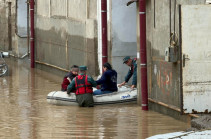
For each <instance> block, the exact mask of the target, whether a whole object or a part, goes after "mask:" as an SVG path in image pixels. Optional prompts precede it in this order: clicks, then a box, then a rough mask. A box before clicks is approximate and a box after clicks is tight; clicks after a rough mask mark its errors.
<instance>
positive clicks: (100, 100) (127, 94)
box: [47, 86, 137, 105]
mask: <svg viewBox="0 0 211 139" xmlns="http://www.w3.org/2000/svg"><path fill="white" fill-rule="evenodd" d="M93 90H96V88H94V89H93ZM93 98H94V104H95V105H104V104H116V103H131V102H134V103H135V102H136V101H137V89H134V90H132V89H130V88H129V87H125V86H123V87H120V88H118V92H113V93H109V94H103V95H95V96H93ZM47 102H48V103H49V104H54V105H78V103H77V102H76V96H75V93H70V95H68V94H67V92H63V91H52V92H50V93H49V94H48V95H47Z"/></svg>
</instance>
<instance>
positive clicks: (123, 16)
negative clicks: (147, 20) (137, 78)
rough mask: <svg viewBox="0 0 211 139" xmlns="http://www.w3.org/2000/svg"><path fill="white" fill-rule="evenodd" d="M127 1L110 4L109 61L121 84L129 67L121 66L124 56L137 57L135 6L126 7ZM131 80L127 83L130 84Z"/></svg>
mask: <svg viewBox="0 0 211 139" xmlns="http://www.w3.org/2000/svg"><path fill="white" fill-rule="evenodd" d="M127 2H128V0H113V1H112V2H111V20H110V22H111V36H110V38H111V47H110V51H111V61H112V65H113V68H114V69H115V70H116V71H117V72H118V83H120V82H123V81H124V78H125V75H126V74H127V72H128V70H129V67H128V66H126V65H123V64H122V63H123V62H122V60H123V58H124V57H125V56H131V57H132V58H134V57H136V56H137V41H136V37H137V36H136V4H135V3H133V4H131V5H130V6H126V4H127ZM131 81H132V79H131V80H130V82H129V83H131Z"/></svg>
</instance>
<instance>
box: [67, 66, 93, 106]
mask: <svg viewBox="0 0 211 139" xmlns="http://www.w3.org/2000/svg"><path fill="white" fill-rule="evenodd" d="M86 71H87V67H86V66H80V67H79V75H78V76H76V77H75V78H74V79H73V80H72V82H71V83H70V84H69V85H68V87H67V94H70V93H71V92H72V91H73V90H74V89H76V101H77V102H78V103H79V106H80V107H93V106H94V100H93V89H92V87H96V86H97V83H96V82H95V81H94V79H93V78H92V77H90V76H88V75H86Z"/></svg>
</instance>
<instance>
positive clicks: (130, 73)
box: [125, 58, 137, 85]
mask: <svg viewBox="0 0 211 139" xmlns="http://www.w3.org/2000/svg"><path fill="white" fill-rule="evenodd" d="M136 60H137V59H136V58H134V59H133V61H132V65H131V66H130V69H129V71H128V73H127V75H126V76H125V82H128V81H129V80H130V78H131V77H132V76H133V80H132V85H137V64H136Z"/></svg>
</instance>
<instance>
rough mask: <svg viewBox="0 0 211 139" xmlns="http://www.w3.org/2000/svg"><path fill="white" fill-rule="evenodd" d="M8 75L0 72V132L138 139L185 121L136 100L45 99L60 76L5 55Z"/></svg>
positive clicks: (57, 86)
mask: <svg viewBox="0 0 211 139" xmlns="http://www.w3.org/2000/svg"><path fill="white" fill-rule="evenodd" d="M7 63H8V64H9V75H7V76H4V77H0V138H11V139H16V138H20V139H27V138H30V139H31V138H43V139H46V138H56V139H57V138H82V139H84V138H100V139H103V138H117V139H123V138H124V139H142V138H143V139H144V138H146V137H149V136H152V135H156V134H163V133H169V132H176V131H182V130H185V129H187V128H189V127H190V125H188V124H187V123H184V122H181V121H178V120H175V119H173V118H171V117H168V116H166V115H162V114H159V113H157V112H153V111H142V110H141V107H140V106H138V105H136V104H127V105H120V104H119V105H104V106H95V107H94V108H79V107H77V106H56V105H50V104H48V103H47V101H46V96H47V94H48V93H49V92H51V91H53V90H60V84H61V81H62V78H63V77H59V76H56V75H54V74H51V73H49V72H45V71H41V70H39V69H32V70H31V69H30V65H29V64H28V63H29V61H21V60H16V59H13V58H10V59H7Z"/></svg>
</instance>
